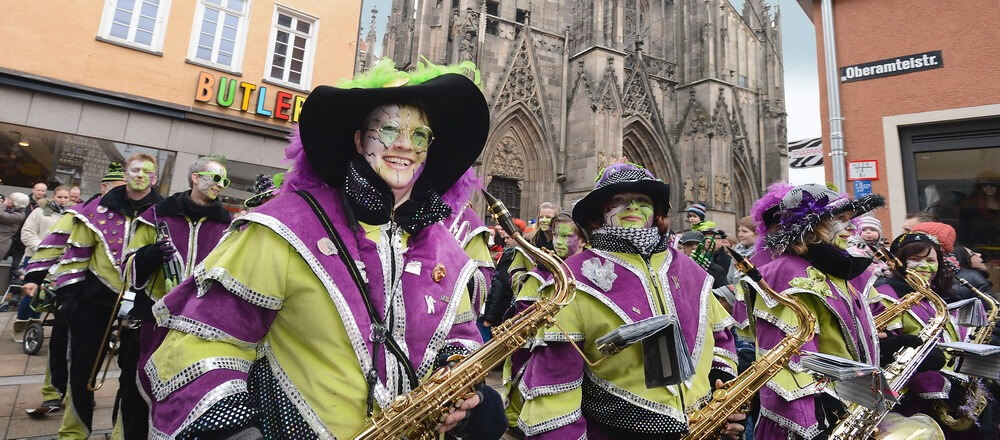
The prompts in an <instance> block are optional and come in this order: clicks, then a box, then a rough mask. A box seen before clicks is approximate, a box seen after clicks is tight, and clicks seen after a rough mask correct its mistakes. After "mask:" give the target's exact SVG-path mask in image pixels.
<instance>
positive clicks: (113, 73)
mask: <svg viewBox="0 0 1000 440" xmlns="http://www.w3.org/2000/svg"><path fill="white" fill-rule="evenodd" d="M85 3H86V2H7V3H6V4H5V6H4V16H5V17H6V18H7V24H5V25H4V26H2V27H0V53H2V54H4V57H3V59H2V60H0V102H2V103H3V105H2V106H0V157H2V160H0V179H2V183H0V185H3V186H2V187H0V192H2V193H9V192H10V191H13V190H18V189H23V188H30V187H31V186H32V185H33V184H34V183H37V182H45V183H48V184H49V187H50V188H52V186H53V185H79V186H81V188H82V191H83V194H84V195H85V196H87V195H90V194H94V193H97V192H98V185H99V182H100V178H101V177H102V176H103V175H104V173H105V172H106V168H107V165H108V163H109V162H111V161H114V160H119V161H120V160H123V159H125V158H127V157H129V156H130V155H131V154H134V153H139V152H142V153H150V154H152V155H153V156H154V157H156V158H157V159H158V162H159V166H160V167H159V168H160V170H159V172H160V184H159V185H158V191H159V192H161V193H163V194H169V193H172V192H175V191H181V190H185V189H187V188H188V174H187V170H188V167H189V165H190V164H191V163H192V162H193V161H194V160H195V159H196V158H197V157H198V156H202V155H207V154H221V155H225V156H226V157H227V158H228V159H229V160H230V162H229V174H230V178H231V179H232V180H233V184H232V185H231V186H230V187H229V188H228V189H226V190H225V191H224V192H223V194H222V195H223V200H224V201H225V202H226V203H227V207H229V208H231V209H233V210H236V209H238V206H239V204H240V203H242V199H243V198H245V197H246V196H248V194H249V193H248V189H249V188H250V187H251V185H252V183H253V180H254V177H255V176H256V175H257V174H259V173H265V174H271V173H274V172H276V171H280V170H281V164H280V162H281V160H282V159H283V158H284V147H285V145H286V143H287V142H286V141H285V138H286V136H287V135H288V133H289V132H290V131H291V128H292V126H293V124H294V122H295V121H296V120H297V119H298V112H299V109H300V108H301V105H302V102H303V101H304V100H305V97H306V96H307V95H308V93H309V90H310V89H312V88H313V87H315V86H316V85H318V84H331V83H334V82H336V81H337V80H339V79H341V78H345V77H349V76H350V75H351V74H352V69H351V66H352V65H353V60H354V57H355V53H356V47H355V44H356V41H357V38H356V35H357V32H358V31H357V29H358V17H359V15H360V8H361V1H360V0H338V1H337V2H314V1H307V0H277V1H274V0H192V1H176V0H106V1H103V2H97V3H96V4H90V3H86V4H85ZM345 11H349V12H350V13H345Z"/></svg>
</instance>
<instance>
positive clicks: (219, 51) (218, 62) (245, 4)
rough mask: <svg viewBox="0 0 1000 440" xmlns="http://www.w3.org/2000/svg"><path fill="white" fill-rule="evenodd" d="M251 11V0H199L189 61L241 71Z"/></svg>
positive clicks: (189, 50)
mask: <svg viewBox="0 0 1000 440" xmlns="http://www.w3.org/2000/svg"><path fill="white" fill-rule="evenodd" d="M249 10H250V0H199V1H198V7H197V10H196V12H195V21H194V27H193V28H192V32H191V47H190V48H189V49H188V59H190V60H191V61H195V62H198V63H203V64H207V65H210V66H215V67H219V68H222V69H226V70H234V71H237V70H239V66H240V63H241V62H242V57H243V46H244V44H245V42H246V41H245V40H246V27H247V15H248V11H249Z"/></svg>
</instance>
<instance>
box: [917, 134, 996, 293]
mask: <svg viewBox="0 0 1000 440" xmlns="http://www.w3.org/2000/svg"><path fill="white" fill-rule="evenodd" d="M989 126H990V124H989V123H988V121H981V122H978V125H972V123H964V124H949V125H941V126H937V127H933V126H932V127H927V129H926V130H920V131H917V130H912V132H910V130H907V131H905V132H904V135H910V136H908V137H909V145H907V146H906V147H904V148H908V149H909V150H910V151H908V153H909V154H908V155H906V156H908V157H904V165H905V167H904V168H908V169H905V170H904V173H905V174H907V175H909V176H912V180H910V182H913V183H915V185H913V186H912V187H911V186H910V185H908V188H907V202H908V203H907V205H908V208H909V210H910V211H916V210H920V211H925V212H929V213H931V214H934V215H935V216H936V217H937V218H938V219H939V221H941V222H943V223H947V224H949V225H951V226H953V227H954V228H955V231H956V232H957V234H958V239H957V243H958V244H960V245H964V246H967V247H969V248H971V249H973V250H975V251H978V252H981V253H982V254H983V260H984V261H985V262H986V265H987V267H988V268H989V272H990V274H991V277H990V278H991V279H993V280H997V279H1000V138H998V139H991V137H990V136H988V133H989V130H984V129H987V128H988V127H989ZM984 132H986V135H984ZM911 133H912V134H911ZM905 138H906V137H904V139H905ZM994 282H996V281H994Z"/></svg>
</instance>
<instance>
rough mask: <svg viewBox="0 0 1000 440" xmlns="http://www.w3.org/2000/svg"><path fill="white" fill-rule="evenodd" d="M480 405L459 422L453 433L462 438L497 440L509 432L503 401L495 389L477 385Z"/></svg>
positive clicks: (481, 384) (482, 384)
mask: <svg viewBox="0 0 1000 440" xmlns="http://www.w3.org/2000/svg"><path fill="white" fill-rule="evenodd" d="M476 394H478V395H479V405H476V407H475V408H472V409H471V410H469V413H468V414H467V415H466V416H465V418H464V419H462V421H461V422H458V426H456V427H455V429H454V430H453V431H452V432H453V433H454V434H455V435H457V436H459V437H461V438H468V439H483V440H496V439H499V438H500V437H503V433H504V431H506V430H507V416H506V414H504V408H503V399H502V398H501V397H500V394H498V393H497V392H496V390H494V389H493V388H491V387H490V386H488V385H486V384H485V383H480V384H479V385H476Z"/></svg>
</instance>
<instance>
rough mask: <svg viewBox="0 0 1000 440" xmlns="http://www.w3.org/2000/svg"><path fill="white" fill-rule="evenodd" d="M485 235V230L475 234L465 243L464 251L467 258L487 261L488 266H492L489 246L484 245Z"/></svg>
mask: <svg viewBox="0 0 1000 440" xmlns="http://www.w3.org/2000/svg"><path fill="white" fill-rule="evenodd" d="M487 236H489V234H488V233H486V232H483V233H479V234H476V236H475V237H473V238H472V240H469V242H468V243H467V244H466V245H465V253H466V254H468V255H469V258H471V259H473V260H476V261H479V262H483V263H487V264H488V265H489V266H490V267H493V255H492V254H490V247H489V246H487V245H486V237H487Z"/></svg>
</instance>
